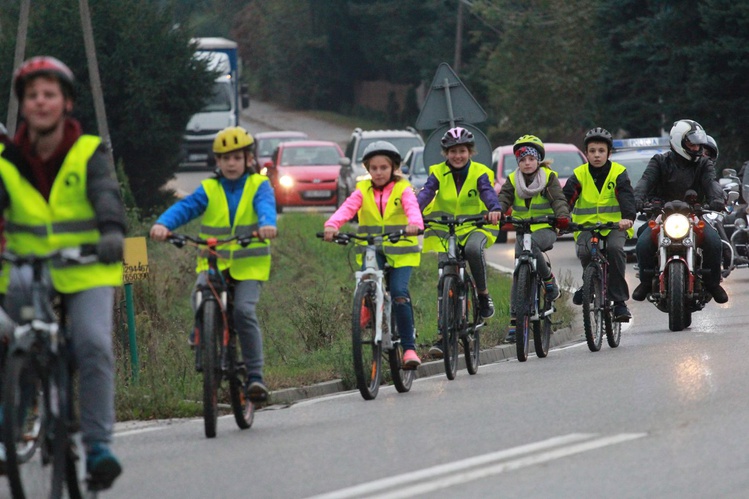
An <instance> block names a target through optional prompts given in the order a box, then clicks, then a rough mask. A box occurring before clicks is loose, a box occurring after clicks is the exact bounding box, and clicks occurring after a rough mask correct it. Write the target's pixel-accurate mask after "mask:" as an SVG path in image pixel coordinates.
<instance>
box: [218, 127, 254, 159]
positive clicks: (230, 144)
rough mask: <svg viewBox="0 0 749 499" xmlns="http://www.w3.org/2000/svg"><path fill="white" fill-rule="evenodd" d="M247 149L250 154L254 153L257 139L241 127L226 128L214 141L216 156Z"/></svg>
mask: <svg viewBox="0 0 749 499" xmlns="http://www.w3.org/2000/svg"><path fill="white" fill-rule="evenodd" d="M245 148H246V149H249V150H250V152H254V150H255V139H253V138H252V135H250V133H249V132H248V131H247V130H245V129H244V128H242V127H241V126H230V127H228V128H224V129H223V130H221V131H220V132H218V134H217V135H216V138H215V139H214V140H213V152H214V153H215V154H226V153H227V152H232V151H238V150H240V149H245Z"/></svg>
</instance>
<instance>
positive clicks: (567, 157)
mask: <svg viewBox="0 0 749 499" xmlns="http://www.w3.org/2000/svg"><path fill="white" fill-rule="evenodd" d="M544 149H545V150H546V158H545V159H551V160H553V162H552V163H551V169H552V170H554V171H555V172H557V174H558V175H559V183H561V184H562V185H563V186H564V183H565V182H566V181H567V179H568V178H569V177H570V175H572V172H573V171H574V169H575V168H577V167H578V166H580V165H582V164H584V163H587V162H588V160H587V159H586V158H585V155H584V154H583V152H582V151H581V150H580V149H579V148H578V147H577V146H576V145H574V144H560V143H556V142H548V143H545V144H544ZM517 167H518V163H517V161H516V160H515V154H514V153H513V152H512V145H507V146H500V147H497V148H496V149H494V151H493V152H492V165H491V168H492V169H493V170H494V174H495V178H494V190H496V191H497V193H499V191H500V190H501V189H502V185H503V184H504V183H505V182H506V181H507V177H508V176H509V175H510V174H511V173H512V172H514V171H515V169H517ZM509 230H514V228H513V226H512V224H504V225H502V230H501V231H500V232H499V237H497V242H498V243H506V242H507V231H509Z"/></svg>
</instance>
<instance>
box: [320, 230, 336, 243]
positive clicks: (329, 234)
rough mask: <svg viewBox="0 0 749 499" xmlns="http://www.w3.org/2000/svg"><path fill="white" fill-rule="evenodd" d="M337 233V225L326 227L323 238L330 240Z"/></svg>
mask: <svg viewBox="0 0 749 499" xmlns="http://www.w3.org/2000/svg"><path fill="white" fill-rule="evenodd" d="M337 235H338V229H336V228H335V227H325V229H324V231H323V236H322V238H323V240H325V241H328V242H330V241H332V240H333V238H334V237H335V236H337Z"/></svg>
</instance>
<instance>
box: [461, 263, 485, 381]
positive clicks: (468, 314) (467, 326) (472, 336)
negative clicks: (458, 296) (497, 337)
mask: <svg viewBox="0 0 749 499" xmlns="http://www.w3.org/2000/svg"><path fill="white" fill-rule="evenodd" d="M465 287H466V289H465V293H466V296H465V309H464V310H463V313H464V314H465V316H464V317H463V335H462V336H461V338H460V339H461V341H462V342H463V354H464V355H465V359H466V370H467V371H468V374H476V373H477V372H478V371H479V354H480V352H481V345H480V342H479V327H478V324H479V322H480V320H481V319H479V304H478V295H477V294H476V285H475V284H474V283H473V279H471V276H470V275H468V274H467V273H466V277H465Z"/></svg>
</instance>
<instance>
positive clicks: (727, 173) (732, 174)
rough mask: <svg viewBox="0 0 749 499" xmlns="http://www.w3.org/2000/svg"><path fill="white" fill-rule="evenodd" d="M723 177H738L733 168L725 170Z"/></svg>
mask: <svg viewBox="0 0 749 499" xmlns="http://www.w3.org/2000/svg"><path fill="white" fill-rule="evenodd" d="M723 176H724V177H735V176H736V170H734V169H733V168H726V169H724V170H723Z"/></svg>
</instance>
